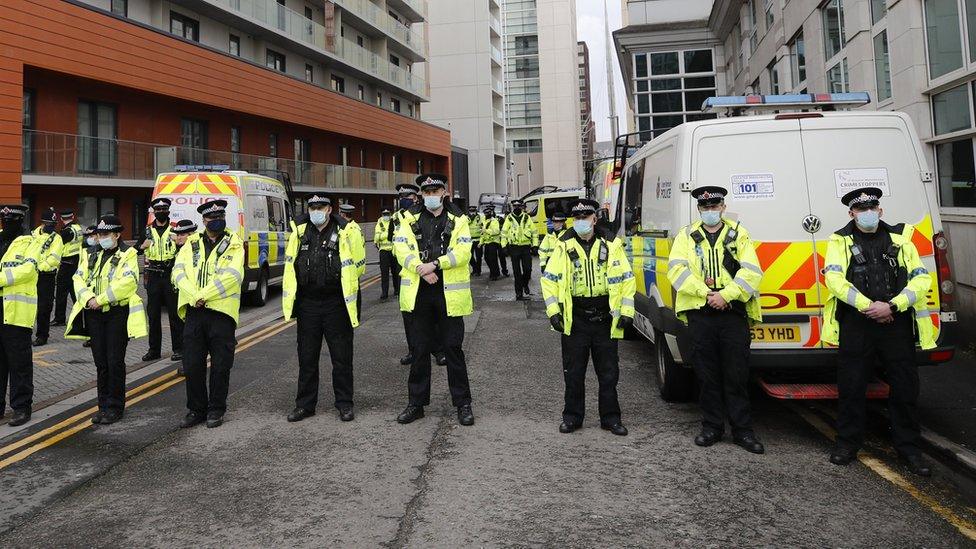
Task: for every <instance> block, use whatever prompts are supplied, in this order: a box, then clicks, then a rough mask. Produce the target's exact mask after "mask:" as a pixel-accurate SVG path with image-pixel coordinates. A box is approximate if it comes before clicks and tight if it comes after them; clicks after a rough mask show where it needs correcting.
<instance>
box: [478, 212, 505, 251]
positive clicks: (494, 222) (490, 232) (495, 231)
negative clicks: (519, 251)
mask: <svg viewBox="0 0 976 549" xmlns="http://www.w3.org/2000/svg"><path fill="white" fill-rule="evenodd" d="M501 241H502V222H501V220H499V219H498V218H497V217H494V216H493V217H491V218H490V219H486V220H485V223H484V225H482V227H481V245H482V246H487V245H488V244H499V243H500V242H501Z"/></svg>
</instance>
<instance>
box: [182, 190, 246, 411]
mask: <svg viewBox="0 0 976 549" xmlns="http://www.w3.org/2000/svg"><path fill="white" fill-rule="evenodd" d="M197 212H198V213H199V214H200V215H201V216H202V217H203V222H204V226H205V232H204V233H202V234H200V235H199V236H195V237H191V238H190V239H189V240H188V241H187V243H186V244H185V245H184V246H183V248H181V249H180V252H179V254H178V255H177V256H176V264H175V265H174V266H173V283H174V284H176V287H177V288H179V291H180V298H179V311H180V317H181V318H183V319H184V321H185V322H186V324H185V325H184V328H183V369H184V370H185V371H186V407H187V409H189V412H188V413H187V414H186V417H184V418H183V422H182V423H181V424H180V427H193V426H194V425H198V424H200V423H203V422H204V421H206V422H207V427H210V428H213V427H219V426H220V425H222V424H223V422H224V419H223V418H224V413H225V412H226V411H227V393H228V391H229V390H230V370H231V368H232V367H233V366H234V349H235V348H236V347H237V339H236V338H235V337H234V330H235V329H236V328H237V320H238V315H239V312H240V308H241V283H242V282H243V281H244V244H243V243H242V242H241V239H240V237H238V236H237V234H236V233H234V232H232V231H229V230H227V222H226V219H225V218H226V214H227V201H226V200H221V199H218V200H213V201H211V202H205V203H203V204H201V205H200V206H199V207H198V208H197ZM208 354H209V355H210V391H209V394H208V392H207V355H208Z"/></svg>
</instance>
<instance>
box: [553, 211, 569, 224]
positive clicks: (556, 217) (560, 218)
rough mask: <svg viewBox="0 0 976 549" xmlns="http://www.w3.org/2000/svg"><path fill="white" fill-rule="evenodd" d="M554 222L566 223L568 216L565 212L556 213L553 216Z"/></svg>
mask: <svg viewBox="0 0 976 549" xmlns="http://www.w3.org/2000/svg"><path fill="white" fill-rule="evenodd" d="M552 220H553V221H556V222H562V221H566V214H564V213H563V212H556V213H554V214H552Z"/></svg>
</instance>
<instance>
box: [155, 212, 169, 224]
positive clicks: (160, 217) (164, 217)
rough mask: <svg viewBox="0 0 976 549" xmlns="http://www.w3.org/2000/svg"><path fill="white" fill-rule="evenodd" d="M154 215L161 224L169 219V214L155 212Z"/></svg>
mask: <svg viewBox="0 0 976 549" xmlns="http://www.w3.org/2000/svg"><path fill="white" fill-rule="evenodd" d="M153 215H154V216H155V217H156V221H159V222H160V223H162V222H163V221H166V220H167V219H169V212H154V213H153Z"/></svg>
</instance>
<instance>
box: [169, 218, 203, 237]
mask: <svg viewBox="0 0 976 549" xmlns="http://www.w3.org/2000/svg"><path fill="white" fill-rule="evenodd" d="M170 232H172V233H173V234H191V233H195V232H197V224H196V223H194V222H193V220H192V219H181V220H179V221H177V222H176V226H175V227H173V228H172V229H170Z"/></svg>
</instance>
